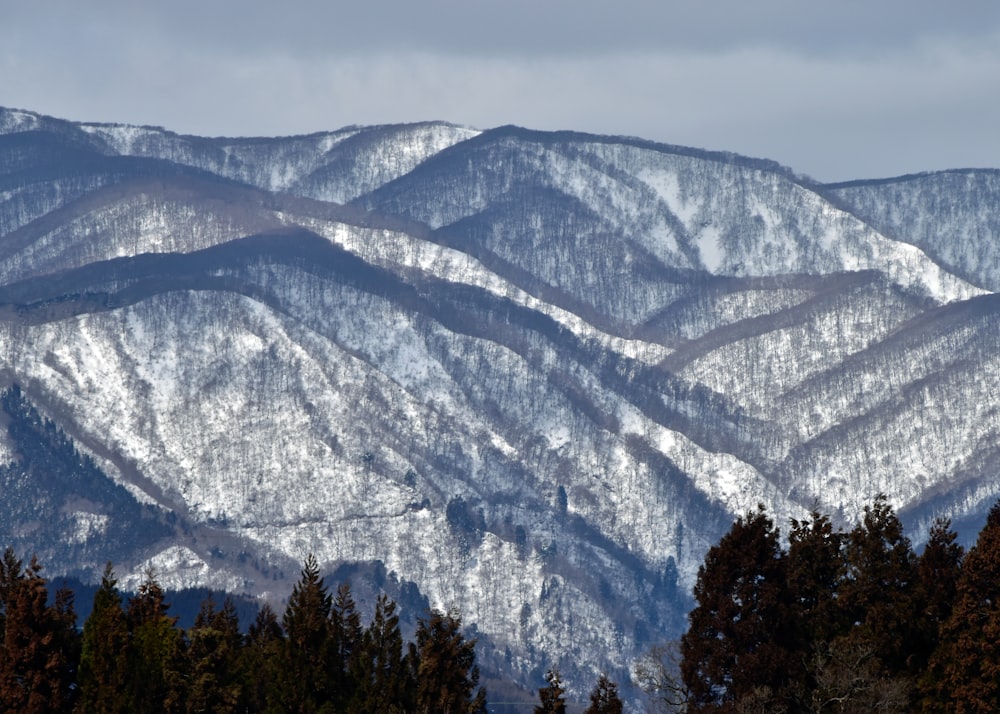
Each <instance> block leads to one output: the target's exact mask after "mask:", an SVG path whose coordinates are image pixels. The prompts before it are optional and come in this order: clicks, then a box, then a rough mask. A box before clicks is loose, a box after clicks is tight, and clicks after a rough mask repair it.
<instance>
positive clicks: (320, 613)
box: [275, 554, 333, 714]
mask: <svg viewBox="0 0 1000 714" xmlns="http://www.w3.org/2000/svg"><path fill="white" fill-rule="evenodd" d="M331 608H332V598H331V596H330V593H329V592H328V591H327V588H326V585H325V584H324V583H323V579H322V578H321V577H320V575H319V564H318V563H317V562H316V558H315V557H314V556H313V555H311V554H310V555H309V556H308V557H307V558H306V561H305V563H304V565H303V567H302V574H301V576H300V578H299V581H298V582H297V583H296V584H295V586H294V588H292V594H291V596H290V597H289V598H288V605H287V607H286V608H285V614H284V617H283V618H282V624H283V626H284V630H285V639H284V640H282V647H281V658H280V661H279V664H278V667H277V671H276V673H275V674H276V683H275V684H276V692H275V693H276V696H277V702H278V703H280V705H281V706H282V707H284V708H285V709H286V711H289V712H297V713H299V714H307V713H310V712H318V711H321V709H322V708H323V707H324V706H327V705H329V704H330V702H331V701H332V700H333V692H332V691H331V674H330V664H331V660H332V655H333V653H332V646H333V642H332V639H333V638H332V632H331V620H330V613H331Z"/></svg>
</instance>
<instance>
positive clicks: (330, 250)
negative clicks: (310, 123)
mask: <svg viewBox="0 0 1000 714" xmlns="http://www.w3.org/2000/svg"><path fill="white" fill-rule="evenodd" d="M997 184H998V181H997V174H996V173H995V172H961V173H956V174H931V175H927V176H921V177H915V178H909V179H901V180H899V181H895V182H875V183H860V184H851V185H841V186H826V187H825V186H817V185H813V184H811V183H809V182H806V181H803V180H801V179H799V178H798V177H796V176H795V175H794V174H793V173H791V172H790V171H789V170H787V169H785V168H782V167H780V166H778V165H776V164H773V163H771V162H765V161H758V160H750V159H745V158H742V157H738V156H734V155H730V154H717V153H709V152H703V151H695V150H690V149H683V148H679V147H671V146H664V145H658V144H650V143H646V142H641V141H638V140H632V139H618V138H608V137H596V136H589V135H579V134H569V133H554V134H553V133H538V132H530V131H526V130H522V129H517V128H511V127H503V128H499V129H494V130H490V131H485V132H478V131H472V130H468V129H464V128H460V127H455V126H451V125H446V124H419V125H409V126H392V127H364V128H350V129H344V130H340V131H336V132H331V133H325V134H317V135H312V136H306V137H294V138H287V139H206V138H198V137H186V136H178V135H175V134H172V133H170V132H167V131H164V130H161V129H155V128H137V127H127V126H117V125H87V124H75V123H71V122H65V121H60V120H55V119H50V118H46V117H41V116H38V115H35V114H32V113H30V112H21V111H13V110H0V364H2V369H3V370H4V385H3V386H6V387H9V386H10V385H13V384H17V385H19V387H18V389H17V390H16V391H11V392H9V393H10V394H16V395H18V399H21V400H23V401H24V402H25V403H26V404H28V405H35V406H34V407H31V408H32V409H35V408H37V410H39V411H40V412H41V414H43V415H44V416H39V415H38V414H36V416H35V417H34V419H35V420H36V421H37V422H38V423H40V424H45V423H48V422H45V421H44V419H48V420H50V422H51V424H52V427H51V429H56V430H58V432H59V435H60V436H59V438H61V439H72V440H73V443H74V444H75V450H74V449H73V447H67V448H70V449H71V450H72V451H73V453H75V454H76V457H75V458H76V459H77V461H79V460H81V459H83V460H85V462H86V464H88V468H89V467H91V466H92V467H93V469H94V470H95V471H99V472H100V474H101V477H100V478H98V477H97V476H94V477H93V478H92V479H91V480H90V481H87V483H91V482H92V483H93V484H94V486H93V488H94V489H95V490H94V493H93V495H92V496H91V497H89V498H88V497H87V494H86V493H84V491H85V489H84V487H83V485H81V484H79V483H77V482H74V484H75V485H74V488H75V489H76V491H79V492H80V493H79V494H78V496H74V497H73V498H68V497H66V498H62V497H60V498H61V500H53V499H50V502H51V503H58V508H56V507H55V506H52V507H51V508H50V511H51V514H54V515H51V514H50V515H51V517H50V518H48V519H47V520H45V519H39V518H38V515H37V513H36V511H37V509H36V510H35V511H31V510H30V509H26V508H25V507H24V505H23V503H22V501H23V499H25V498H35V497H36V496H35V495H34V494H36V492H39V493H40V492H41V491H44V490H45V489H46V488H49V489H50V490H51V489H57V488H62V487H61V486H59V485H58V484H59V482H58V481H53V482H52V483H53V484H55V485H52V486H46V484H47V483H48V482H39V483H34V484H33V485H30V486H26V487H24V488H20V487H13V488H6V489H4V491H3V496H2V498H3V499H5V500H4V503H3V504H2V505H0V512H2V513H10V514H14V515H12V516H11V517H12V518H14V521H11V522H16V523H27V522H28V519H29V518H34V521H33V522H35V523H36V526H37V528H38V529H39V532H41V531H43V530H44V529H45V527H46V526H45V523H46V522H51V523H61V524H62V525H61V526H60V528H64V530H65V529H67V528H68V529H70V530H71V532H72V539H73V540H72V543H73V544H74V545H73V547H72V548H63V549H61V550H60V549H59V548H55V547H53V548H52V549H51V551H49V552H51V553H52V556H50V557H48V558H46V562H47V565H48V568H49V570H50V571H53V572H60V571H61V570H66V571H68V570H71V569H75V568H77V567H78V564H79V567H82V568H84V569H86V568H91V569H96V570H99V568H100V567H101V566H102V565H103V562H104V560H106V559H107V558H108V557H114V558H115V559H116V562H117V563H118V567H119V571H120V572H121V573H122V574H123V575H127V577H125V578H123V580H125V582H126V584H127V583H128V577H132V578H135V577H137V574H138V573H140V572H141V570H142V569H143V568H144V567H146V566H147V565H148V564H153V565H155V566H156V568H157V570H158V573H159V577H160V580H161V582H163V583H164V584H166V585H168V586H180V585H199V586H210V587H224V588H229V589H233V590H239V591H243V592H248V593H256V594H265V595H269V596H271V597H281V596H283V595H284V594H285V593H286V592H287V590H288V588H289V587H290V585H291V582H290V579H291V578H294V574H295V573H296V572H297V569H296V565H295V564H296V563H300V562H301V561H302V559H303V558H304V557H305V556H306V554H308V553H310V552H311V553H314V554H315V555H316V556H317V558H318V559H319V561H320V563H321V564H323V565H324V566H325V567H326V568H327V569H328V570H332V568H333V567H336V565H337V564H341V563H381V564H383V565H384V568H385V571H386V572H388V573H389V574H390V575H392V576H393V577H395V578H398V579H399V581H401V582H412V583H415V584H416V585H417V586H418V587H419V588H420V591H421V592H422V593H423V594H424V595H426V597H427V598H428V601H429V602H430V604H431V605H432V606H435V607H441V608H447V607H451V606H455V607H458V608H459V609H460V610H461V612H462V615H463V619H464V621H465V622H467V623H474V624H475V627H476V630H477V632H478V634H479V636H480V637H481V638H482V641H481V643H482V644H483V646H484V647H488V649H489V652H488V653H486V657H485V659H486V660H487V661H488V662H491V663H492V664H491V666H493V667H494V668H496V669H499V670H501V671H502V674H503V676H506V677H511V678H514V679H517V680H518V681H521V682H523V683H526V684H527V685H529V686H538V684H540V683H541V674H542V672H544V671H545V669H547V668H548V667H549V666H553V665H554V666H558V667H559V668H560V669H561V671H562V674H563V676H564V678H565V680H566V681H567V683H568V684H569V685H570V687H571V689H573V688H574V687H575V688H576V690H577V691H579V692H580V693H583V692H585V691H586V690H588V689H589V687H590V686H591V685H592V683H593V682H594V681H595V680H596V673H597V672H599V671H606V672H609V673H612V675H613V678H614V679H616V680H618V681H620V682H627V680H628V672H627V669H628V667H629V664H630V662H631V661H632V660H633V658H634V657H635V656H636V655H637V654H638V653H640V652H642V650H643V649H644V648H645V647H647V646H648V645H649V644H651V643H655V642H659V641H662V640H664V639H666V638H669V637H675V636H676V635H677V634H678V633H679V632H680V631H681V630H682V629H683V628H684V624H685V620H684V616H685V612H686V609H687V607H688V606H689V603H690V601H689V600H688V598H687V595H686V593H687V592H688V590H689V588H690V586H691V584H692V583H693V580H694V575H695V572H696V570H697V567H698V565H699V563H700V561H701V559H702V556H703V555H704V553H705V550H706V549H707V547H708V546H709V545H710V544H712V543H714V542H716V541H717V540H718V538H719V537H720V536H721V534H722V533H724V532H725V531H726V529H728V527H729V524H730V523H731V521H732V518H733V516H734V514H738V513H742V512H745V511H746V510H747V509H749V508H752V507H755V505H756V504H757V503H758V502H760V501H762V502H764V503H766V504H767V505H768V507H769V508H770V510H771V512H772V513H773V514H775V517H776V519H777V520H778V522H779V523H780V522H784V521H785V520H786V519H787V518H788V517H790V516H799V515H801V514H802V513H803V512H804V509H805V508H807V507H809V506H810V505H812V504H813V503H818V505H819V508H820V509H821V510H823V511H826V512H831V513H835V514H839V515H838V517H840V518H842V519H844V520H845V521H851V520H853V518H854V517H855V516H856V514H857V513H858V512H859V510H860V508H861V507H862V506H863V505H864V504H865V503H868V502H870V500H871V499H872V498H873V497H874V495H875V494H876V493H878V492H880V491H882V492H885V493H886V494H888V495H889V497H890V499H891V500H892V502H893V503H894V504H895V505H896V506H897V508H899V510H900V511H901V513H902V514H903V515H904V516H907V515H908V517H909V519H910V522H911V523H912V524H913V525H914V530H913V533H912V535H913V537H914V538H915V539H916V540H919V539H920V538H921V537H922V535H923V533H925V532H926V525H927V523H928V519H929V518H932V517H933V516H934V515H937V514H945V515H950V516H952V517H954V518H955V519H956V520H957V521H962V520H963V519H968V521H969V522H970V523H972V524H975V528H974V530H978V527H979V525H980V524H981V518H982V514H983V513H984V512H985V509H986V508H988V507H989V505H991V504H992V502H993V500H994V499H996V498H997V496H998V495H1000V480H998V479H997V477H996V474H995V464H996V463H997V451H998V447H1000V408H998V407H1000V379H998V377H1000V349H998V348H1000V334H998V333H1000V319H998V310H1000V304H998V300H1000V298H998V297H997V296H996V295H995V294H993V293H992V292H990V291H992V290H995V289H996V288H997V285H998V283H1000V277H998V274H997V272H996V271H997V268H996V266H997V261H996V256H995V251H996V229H997V226H998V224H1000V208H998V207H1000V201H997V200H995V197H996V195H997V190H998V189H997ZM901 207H905V208H901ZM953 237H956V238H954V239H953ZM957 237H960V238H961V239H960V240H959V239H958V238H957ZM26 408H27V407H26ZM46 428H48V427H46ZM36 431H37V430H36ZM43 431H44V429H43ZM53 443H55V442H53ZM59 443H62V442H59ZM23 449H24V447H23V446H22V442H21V441H19V437H18V436H17V434H16V433H15V432H14V431H11V433H10V436H8V437H6V438H5V440H4V441H3V443H2V444H0V457H2V458H0V460H2V461H3V462H4V463H10V464H11V466H10V467H8V471H7V472H6V473H8V474H14V473H17V474H24V475H23V476H21V475H19V476H17V478H21V479H28V480H30V479H31V478H35V477H33V476H31V474H32V473H35V472H34V471H31V470H30V469H25V468H22V467H19V466H18V464H20V465H22V466H23V464H24V463H25V460H24V459H25V454H24V452H23ZM18 468H20V471H18V470H17V469H18ZM88 473H90V472H88ZM104 474H106V476H104ZM6 478H8V481H10V480H11V479H13V478H14V476H7V477H6ZM102 479H103V480H102ZM19 483H20V482H19ZM116 489H117V490H116ZM76 491H74V493H76ZM29 494H31V495H29ZM126 496H127V498H126ZM107 499H122V503H125V502H126V501H128V503H130V504H132V505H128V506H127V508H126V510H125V511H123V512H122V513H123V515H122V516H121V517H119V516H118V515H116V514H117V513H118V511H117V510H116V509H111V508H109V507H108V506H107V505H106V503H107V502H108V501H107ZM116 508H117V507H116ZM123 508H124V506H123ZM129 509H131V510H129ZM17 514H21V515H20V516H18V515H17ZM32 514H35V515H32ZM129 514H132V515H129ZM18 518H20V519H21V520H17V519H18ZM147 522H148V523H150V524H153V523H155V524H156V529H153V528H151V527H148V528H147V532H146V533H145V534H144V536H143V537H142V538H134V539H131V540H128V539H126V540H124V541H123V540H122V538H123V536H122V535H120V533H119V530H116V529H121V528H125V527H126V526H127V524H129V523H132V524H136V525H135V527H136V528H140V527H143V526H142V524H144V523H147ZM67 524H68V525H67ZM74 524H75V525H74ZM18 527H19V526H18ZM3 530H4V528H3V526H2V524H0V532H2V531H3ZM14 530H15V529H14V528H11V529H10V532H8V533H5V534H3V535H4V537H5V538H7V539H8V540H10V538H11V537H12V534H13V533H14ZM63 532H64V531H58V533H60V534H62V533H63ZM66 532H70V531H66ZM47 537H50V539H51V538H57V539H58V538H67V537H68V536H65V535H57V536H47ZM107 540H114V541H115V542H114V544H113V547H112V546H111V545H108V544H107V543H106V541H107ZM18 543H23V544H24V545H25V547H27V546H28V542H27V540H22V541H18ZM103 552H107V553H108V554H109V555H105V556H102V553H103ZM60 554H65V557H66V560H63V561H60V560H59V557H61V555H60ZM54 558H55V559H54ZM380 567H381V566H380ZM282 572H283V573H287V574H288V577H286V578H281V577H280V573H282ZM490 653H492V654H490Z"/></svg>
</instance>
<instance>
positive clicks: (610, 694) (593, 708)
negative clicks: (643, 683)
mask: <svg viewBox="0 0 1000 714" xmlns="http://www.w3.org/2000/svg"><path fill="white" fill-rule="evenodd" d="M622 707H623V705H622V700H621V699H620V698H619V697H618V685H617V684H615V683H614V682H612V681H611V680H610V679H608V676H607V675H605V674H602V675H601V676H600V678H599V679H598V680H597V684H596V685H595V686H594V690H593V691H592V692H591V693H590V706H589V707H587V708H586V709H585V710H584V712H583V714H622Z"/></svg>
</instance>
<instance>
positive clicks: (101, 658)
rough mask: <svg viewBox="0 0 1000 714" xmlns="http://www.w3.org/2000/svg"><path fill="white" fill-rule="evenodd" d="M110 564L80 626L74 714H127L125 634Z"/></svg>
mask: <svg viewBox="0 0 1000 714" xmlns="http://www.w3.org/2000/svg"><path fill="white" fill-rule="evenodd" d="M116 585H117V581H116V580H115V575H114V570H113V569H112V567H111V563H108V564H107V565H106V566H105V568H104V574H103V575H102V576H101V586H100V588H99V589H98V590H97V592H96V593H95V594H94V606H93V609H92V610H91V612H90V616H89V617H88V618H87V621H86V622H85V623H84V626H83V652H82V654H81V658H80V678H79V687H80V697H79V702H78V704H77V711H79V712H84V713H86V714H127V713H128V712H129V711H131V707H130V703H129V699H128V697H127V695H126V685H127V682H128V667H129V660H128V654H129V653H128V648H129V634H128V626H127V625H126V623H125V612H124V610H123V609H122V599H121V594H120V593H119V592H118V588H117V587H116Z"/></svg>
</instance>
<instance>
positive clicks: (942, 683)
mask: <svg viewBox="0 0 1000 714" xmlns="http://www.w3.org/2000/svg"><path fill="white" fill-rule="evenodd" d="M940 639H941V642H940V644H939V646H938V648H937V650H936V651H935V652H934V654H933V655H932V658H931V669H932V672H933V673H934V674H935V675H936V676H935V678H934V681H933V686H932V687H930V689H931V691H930V692H929V694H928V696H927V697H925V700H924V707H925V710H926V711H946V712H955V713H956V714H971V713H972V712H977V713H978V712H996V711H1000V503H997V504H996V505H994V506H993V508H991V509H990V512H989V515H988V516H987V519H986V525H985V526H984V527H983V529H982V530H981V531H980V533H979V537H978V538H977V540H976V544H975V545H974V546H973V547H972V548H971V549H969V552H968V555H966V557H965V560H964V561H963V563H962V569H961V574H960V575H959V578H958V582H957V585H956V597H955V601H954V606H953V607H952V610H951V614H950V616H949V617H948V619H947V621H946V622H945V623H944V625H943V626H942V628H941V638H940Z"/></svg>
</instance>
